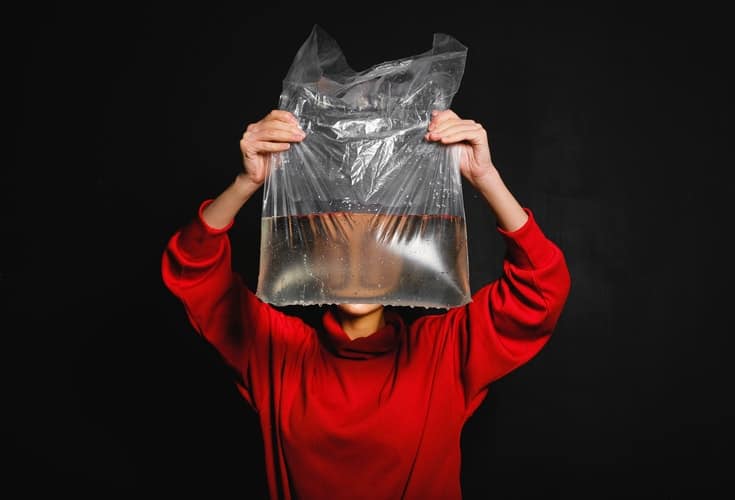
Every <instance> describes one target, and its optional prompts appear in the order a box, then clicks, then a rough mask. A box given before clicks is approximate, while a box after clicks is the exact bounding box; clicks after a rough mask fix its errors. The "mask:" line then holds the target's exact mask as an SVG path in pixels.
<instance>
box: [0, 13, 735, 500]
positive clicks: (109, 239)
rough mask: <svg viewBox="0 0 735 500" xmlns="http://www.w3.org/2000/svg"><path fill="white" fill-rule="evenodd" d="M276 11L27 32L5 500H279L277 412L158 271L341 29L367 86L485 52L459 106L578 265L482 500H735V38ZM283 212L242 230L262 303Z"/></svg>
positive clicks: (473, 473)
mask: <svg viewBox="0 0 735 500" xmlns="http://www.w3.org/2000/svg"><path fill="white" fill-rule="evenodd" d="M253 3H254V2H236V3H235V2H233V3H231V4H230V5H229V6H227V7H222V6H215V5H211V4H209V3H200V4H199V5H195V6H187V5H186V3H183V2H182V3H180V4H176V5H174V4H172V5H168V6H164V5H162V4H159V5H158V6H133V5H132V4H127V3H121V4H118V6H116V7H113V6H109V5H107V4H106V3H104V2H103V3H101V4H100V5H103V4H104V5H105V6H104V7H100V6H92V5H89V6H79V5H77V6H69V5H67V4H65V3H57V4H55V5H54V4H50V5H47V6H44V7H43V8H41V7H37V6H28V7H23V8H20V7H15V8H10V9H8V10H6V11H5V13H4V25H5V26H6V29H4V30H3V37H4V40H3V42H4V43H3V45H4V47H5V49H6V52H7V53H6V56H5V58H4V66H5V70H6V71H5V78H4V80H5V83H6V84H10V90H9V91H7V90H6V94H5V96H6V112H5V117H6V118H7V120H6V121H7V124H8V125H9V128H10V130H11V131H12V132H13V141H12V143H11V144H12V146H13V148H12V152H11V153H10V154H9V156H6V160H5V161H4V162H3V167H2V174H1V175H2V187H3V196H2V201H3V210H2V220H3V233H2V245H0V246H1V247H2V254H1V255H2V259H1V260H0V285H1V286H2V292H3V296H4V299H3V301H2V307H3V309H4V311H5V312H4V314H3V317H4V318H7V320H6V322H5V323H4V326H3V328H2V332H3V333H2V338H3V349H2V353H3V356H2V358H3V362H2V363H0V364H1V365H2V370H3V378H2V380H3V396H4V397H3V410H2V414H3V422H4V423H3V427H2V449H3V455H4V457H3V458H4V459H5V464H6V468H5V470H4V471H3V473H4V474H7V478H8V479H11V480H14V481H15V482H17V483H18V484H19V485H20V486H21V487H22V488H24V489H25V490H27V491H35V490H37V489H43V490H46V489H48V488H52V489H53V490H54V491H56V492H57V493H58V492H71V493H74V492H95V493H98V494H99V495H100V496H98V498H108V497H109V496H110V495H112V494H113V493H116V492H124V491H129V492H134V493H137V494H142V493H147V492H154V491H158V492H162V493H168V494H171V495H176V494H183V493H195V494H199V493H201V494H207V493H208V495H207V496H206V498H225V496H228V497H229V496H232V497H235V496H238V493H241V494H242V495H241V496H238V497H239V498H263V497H265V477H264V469H263V465H262V444H261V441H260V439H261V437H260V434H259V430H258V428H257V420H256V417H255V416H254V415H253V414H252V413H251V412H250V410H249V408H248V407H247V406H246V404H245V403H244V401H242V400H241V399H240V398H239V396H238V394H237V392H236V390H235V387H234V385H232V383H231V380H230V378H229V373H227V372H226V371H225V369H224V367H223V366H222V365H221V363H220V362H219V360H218V358H217V357H216V355H215V354H214V353H213V352H212V351H211V350H210V348H209V347H208V346H207V345H205V344H204V343H203V342H202V341H201V340H200V339H199V338H198V337H197V336H196V335H195V334H194V332H193V330H192V329H191V327H190V325H189V324H188V323H187V320H186V317H185V313H184V310H183V308H182V307H181V306H180V304H179V303H178V302H177V301H176V300H175V299H174V297H173V296H171V295H170V294H169V293H168V291H167V290H166V289H165V288H164V287H163V284H162V282H161V279H160V257H161V252H162V250H163V247H164V245H165V243H166V241H167V239H168V238H169V237H170V236H171V234H172V233H173V232H174V231H175V230H176V229H177V228H178V227H179V226H180V225H181V224H183V223H184V222H186V221H188V220H189V219H190V218H191V217H192V216H193V214H194V213H195V210H196V208H197V207H198V205H199V203H200V202H201V201H202V200H203V199H204V198H206V197H212V196H215V195H216V194H217V193H218V192H219V191H221V190H222V189H224V187H225V186H226V185H227V184H228V183H229V182H230V181H231V180H232V179H233V177H234V175H235V174H236V173H237V172H238V170H239V168H240V165H241V164H240V156H239V155H240V153H239V149H238V140H239V138H240V135H241V133H242V131H243V128H244V126H245V125H246V124H247V123H249V122H251V121H255V120H258V119H260V118H261V117H262V116H263V115H265V114H266V113H267V112H268V111H269V110H270V109H272V108H274V107H275V106H276V105H277V99H278V95H279V92H280V86H281V79H282V77H283V76H284V75H285V72H286V70H287V69H288V66H289V65H290V62H291V60H292V58H293V56H294V54H295V51H296V50H297V49H298V47H299V46H300V44H301V43H302V42H303V41H304V40H305V38H306V36H307V35H308V33H309V31H310V29H311V27H312V25H313V24H315V23H316V24H320V25H321V26H322V27H323V28H325V30H326V31H327V32H329V33H330V34H331V35H332V36H333V37H334V38H335V39H336V40H337V41H338V42H339V43H340V45H341V47H342V49H343V51H344V53H345V55H346V57H347V59H348V62H349V63H350V64H351V65H352V66H353V68H354V69H357V70H361V69H365V68H367V67H369V66H370V65H372V64H376V63H378V62H383V61H387V60H391V59H395V58H399V57H404V56H408V55H413V54H417V53H420V52H424V51H425V50H428V48H429V47H430V44H431V40H432V34H433V33H434V32H440V31H441V32H446V33H449V34H451V35H453V36H455V37H456V38H458V39H459V40H460V41H461V42H463V43H464V44H465V45H467V46H468V48H469V51H468V58H467V67H466V71H465V74H464V78H463V81H462V85H461V87H460V90H459V92H458V94H457V95H456V97H455V100H454V105H453V108H454V109H455V110H456V111H457V112H458V113H459V114H460V115H462V116H465V117H468V118H473V119H475V120H477V121H479V122H481V123H483V124H484V125H485V127H486V128H487V130H488V132H489V136H490V141H491V148H492V151H493V155H494V159H495V163H496V165H497V166H498V168H499V169H500V171H501V173H502V175H503V176H504V178H505V180H506V182H507V184H508V185H509V186H510V188H511V190H512V191H513V192H514V193H515V194H516V195H517V197H518V198H519V200H520V201H521V202H522V203H523V204H524V205H525V206H528V207H530V208H531V209H532V210H534V212H535V214H536V216H537V218H538V220H539V222H540V224H541V227H542V228H543V229H544V231H545V232H546V233H547V234H548V235H549V236H550V237H551V238H552V239H553V240H554V241H555V242H557V243H558V244H559V246H560V247H561V248H562V249H563V250H564V251H565V253H566V256H567V260H568V262H569V266H570V271H571V275H572V291H571V294H570V297H569V301H568V305H567V308H566V309H565V311H564V313H563V315H562V318H561V320H560V322H559V324H558V327H557V331H556V333H555V335H554V337H553V338H552V340H551V342H550V343H549V344H548V345H547V347H546V348H545V349H544V350H543V351H542V352H541V354H539V355H538V356H537V357H536V358H534V359H533V360H532V361H531V362H529V363H528V364H527V365H525V366H524V367H522V368H520V369H518V370H517V371H515V372H513V373H511V374H509V375H508V376H507V377H505V378H504V379H502V380H500V381H498V382H497V383H496V384H495V385H494V386H493V387H492V389H491V392H490V394H489V396H488V398H487V400H486V401H485V403H484V404H483V406H482V407H481V408H480V409H479V410H478V411H477V413H476V414H475V415H474V416H473V418H472V420H471V421H470V422H469V423H468V425H467V427H466V431H465V435H464V437H463V442H462V446H463V449H464V463H463V476H462V481H463V486H464V490H465V493H466V496H467V498H549V497H554V498H606V497H610V498H621V497H627V498H630V497H637V496H640V497H646V498H674V497H681V498H692V497H697V498H702V496H701V495H704V497H707V496H709V494H710V493H711V492H713V491H715V490H718V489H720V488H728V487H729V488H732V486H733V483H732V480H731V479H729V478H728V476H727V475H726V473H727V472H728V471H730V470H731V467H732V466H733V465H734V464H733V461H732V458H731V455H730V454H729V449H730V448H731V446H732V445H733V433H732V431H731V427H732V422H733V416H734V415H733V413H734V412H733V403H732V399H733V398H732V386H731V385H730V382H729V380H730V379H731V378H730V377H731V375H732V368H731V367H730V366H731V365H730V362H729V358H730V356H731V351H730V349H731V347H732V345H733V343H732V340H731V336H732V321H731V320H730V316H729V315H730V314H731V313H729V312H728V311H730V310H731V306H730V300H728V299H729V298H730V297H729V295H728V291H729V283H730V276H731V274H732V273H731V271H730V265H731V263H730V260H731V259H730V258H729V254H730V252H729V248H730V247H729V244H728V243H726V237H727V236H728V234H727V233H728V232H729V229H730V226H729V224H728V223H727V219H726V218H725V217H726V215H727V214H728V212H729V209H728V204H729V202H730V201H731V199H732V196H731V195H732V191H733V190H732V188H731V186H730V184H729V181H727V180H726V175H727V174H728V173H729V170H730V167H731V165H732V160H731V154H730V153H731V152H730V150H729V146H730V144H729V142H728V141H729V140H730V134H729V132H730V127H729V123H730V112H729V109H728V108H729V105H730V102H731V96H730V92H729V90H730V88H729V87H728V86H726V85H727V82H726V78H725V71H726V69H727V67H728V66H729V65H730V61H729V57H730V54H729V52H728V51H727V50H726V48H725V42H727V41H728V38H729V35H727V32H726V28H727V26H726V16H725V15H724V13H723V12H717V11H708V10H706V9H705V8H704V6H702V5H699V4H697V5H693V6H690V7H686V6H682V7H680V8H677V9H671V8H670V7H667V9H663V10H655V9H653V8H649V9H647V10H646V9H644V10H641V9H640V8H632V7H631V8H614V7H611V6H610V7H596V8H591V9H590V8H587V9H585V8H577V9H569V8H552V7H544V8H539V7H534V6H532V5H531V4H528V3H515V2H502V3H498V2H484V3H483V5H484V7H483V9H482V11H480V10H475V8H469V7H468V6H465V5H464V4H461V5H460V4H459V3H456V2H455V3H454V4H452V3H451V2H450V3H445V4H442V5H438V6H433V5H430V4H427V3H417V4H415V5H408V4H401V5H404V6H403V7H398V5H397V4H396V5H390V6H385V5H384V6H381V7H377V6H375V5H372V4H347V3H335V4H333V5H331V6H330V5H326V4H324V3H317V4H311V3H304V4H301V5H300V6H294V5H287V4H283V3H278V2H266V3H265V5H259V6H253V5H252V4H253ZM259 4H263V3H262V2H260V3H259ZM511 5H513V6H511ZM455 7H456V9H455ZM726 131H727V132H728V135H727V136H726V135H725V132H726ZM259 200H260V198H256V199H254V200H253V201H251V203H250V204H249V205H248V206H246V208H245V209H244V210H243V211H242V212H241V214H240V215H239V216H238V220H237V223H236V226H235V227H234V229H233V232H232V238H233V245H234V246H235V248H236V253H237V255H238V262H236V267H238V268H239V269H240V270H242V271H243V273H244V274H245V275H246V279H247V280H249V282H250V284H251V285H254V284H255V283H256V279H257V255H258V248H257V242H258V239H259V228H260V226H259V209H260V207H259ZM465 206H466V211H467V224H468V232H469V235H470V266H471V273H472V285H473V288H474V289H477V288H478V287H479V286H481V285H482V284H483V283H485V282H487V281H488V280H491V279H494V278H495V277H496V276H497V274H498V272H499V265H500V261H501V259H502V252H503V248H502V247H501V244H502V243H501V241H500V240H499V238H498V236H497V234H496V233H495V232H494V231H493V230H492V229H491V227H492V224H493V223H494V221H493V219H492V216H491V214H490V212H489V210H488V208H487V206H486V205H485V203H484V201H483V200H481V199H480V198H479V197H478V195H477V194H475V193H474V192H473V191H472V190H471V188H469V187H468V189H467V190H466V191H465ZM8 464H9V467H8ZM131 498H132V497H131Z"/></svg>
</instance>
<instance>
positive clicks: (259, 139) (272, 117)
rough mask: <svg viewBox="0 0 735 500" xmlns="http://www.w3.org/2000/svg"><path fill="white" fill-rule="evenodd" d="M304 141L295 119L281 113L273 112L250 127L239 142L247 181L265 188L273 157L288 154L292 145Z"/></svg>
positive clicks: (291, 115)
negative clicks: (271, 157) (275, 154)
mask: <svg viewBox="0 0 735 500" xmlns="http://www.w3.org/2000/svg"><path fill="white" fill-rule="evenodd" d="M304 137H306V134H305V133H304V131H303V130H301V127H300V126H299V122H298V120H297V119H296V117H295V116H294V115H293V114H291V113H290V112H288V111H285V110H281V109H274V110H272V111H271V112H270V113H268V114H267V115H266V116H265V117H264V118H262V119H261V120H259V121H257V122H255V123H251V124H250V125H248V126H247V128H246V129H245V133H244V134H242V139H240V151H241V152H242V159H243V166H244V167H245V172H244V175H245V177H246V178H247V179H248V180H250V181H251V182H253V183H255V184H257V185H260V184H263V182H265V178H266V177H267V176H268V162H269V158H270V155H271V153H276V152H279V151H286V150H287V149H288V148H290V147H291V143H292V142H301V141H302V140H304Z"/></svg>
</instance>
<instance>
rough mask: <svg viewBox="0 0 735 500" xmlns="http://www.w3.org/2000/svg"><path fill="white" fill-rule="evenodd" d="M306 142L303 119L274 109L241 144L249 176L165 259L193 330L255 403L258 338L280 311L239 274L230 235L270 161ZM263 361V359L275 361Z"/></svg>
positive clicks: (209, 203)
mask: <svg viewBox="0 0 735 500" xmlns="http://www.w3.org/2000/svg"><path fill="white" fill-rule="evenodd" d="M302 138H303V132H299V129H298V125H297V124H296V120H295V119H294V118H293V117H292V116H291V115H290V114H289V113H287V112H284V111H278V110H276V111H273V112H271V113H270V114H269V115H268V116H266V117H265V118H263V119H262V120H260V121H258V122H255V123H253V124H251V125H250V126H248V128H247V131H246V132H245V133H244V134H243V137H242V140H241V142H240V146H241V150H242V155H243V167H244V168H243V171H242V172H241V173H240V174H238V175H237V177H236V178H235V180H234V181H233V182H232V183H231V184H230V185H229V186H228V187H227V188H226V189H225V190H224V191H222V192H221V193H220V194H219V195H218V196H217V197H216V198H214V199H208V200H205V201H204V202H203V203H201V205H200V207H199V211H198V212H197V216H196V217H194V218H193V219H192V220H191V221H190V223H189V224H187V225H185V226H184V227H182V228H181V229H180V230H179V231H177V232H176V233H175V234H174V235H173V236H172V237H171V238H170V239H169V241H168V244H167V246H166V249H165V251H164V253H163V257H162V270H161V271H162V277H163V281H164V284H165V285H166V286H167V287H168V289H169V290H170V291H171V292H172V293H173V294H174V295H175V296H176V297H178V298H179V299H180V300H181V302H182V303H183V305H184V307H185V310H186V313H187V315H188V317H189V320H190V322H191V324H192V325H193V327H194V328H195V329H196V330H197V331H198V332H199V333H200V334H201V335H202V336H204V337H205V338H206V339H207V340H208V341H209V342H210V343H211V344H212V345H213V346H214V347H215V348H216V349H217V350H218V352H219V353H220V354H221V355H222V356H223V358H224V359H225V360H226V361H227V362H228V364H229V365H231V366H232V367H234V368H236V369H237V370H238V371H239V372H240V374H241V375H242V380H241V382H242V387H243V388H244V389H245V391H244V392H245V396H246V397H247V398H248V399H249V400H250V402H251V403H252V402H253V401H252V399H250V394H249V391H248V389H249V387H248V385H249V384H248V380H247V378H248V377H247V371H248V370H249V369H250V368H252V367H250V366H249V364H248V363H249V358H250V353H251V352H252V349H251V347H252V346H253V345H254V344H255V343H256V339H257V338H262V339H264V342H268V341H269V340H268V338H269V335H270V333H271V329H272V324H273V321H274V317H275V312H274V310H273V309H272V308H270V306H268V305H267V304H265V303H263V302H261V301H260V300H259V299H258V298H257V297H256V296H255V295H254V294H253V293H252V292H251V291H250V290H248V289H247V288H246V286H245V285H244V283H243V281H242V279H241V278H240V276H238V275H237V274H236V273H234V272H233V271H232V266H231V248H230V240H229V237H228V234H227V232H228V230H229V229H230V227H231V226H232V224H233V221H234V218H235V216H236V215H237V213H238V211H239V210H240V209H241V208H242V207H243V205H244V204H245V203H246V202H247V201H248V200H249V199H250V198H251V197H252V195H253V194H254V193H255V192H256V191H257V190H258V189H259V188H260V187H261V186H262V184H263V183H264V181H265V178H266V176H267V174H268V162H269V156H270V155H271V154H272V153H274V152H278V151H283V150H285V149H288V148H289V147H290V142H295V141H298V140H301V139H302ZM283 321H286V320H285V319H283ZM262 358H263V359H262V360H258V361H257V362H259V363H263V362H266V361H267V359H266V358H267V356H262Z"/></svg>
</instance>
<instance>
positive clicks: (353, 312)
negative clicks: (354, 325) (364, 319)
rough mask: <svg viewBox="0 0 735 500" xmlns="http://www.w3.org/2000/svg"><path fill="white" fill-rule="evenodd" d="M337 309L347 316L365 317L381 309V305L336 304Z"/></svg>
mask: <svg viewBox="0 0 735 500" xmlns="http://www.w3.org/2000/svg"><path fill="white" fill-rule="evenodd" d="M337 307H338V308H339V310H340V311H342V312H343V313H344V314H347V315H349V316H365V315H367V314H370V313H373V312H375V311H378V310H379V309H382V308H383V304H338V305H337Z"/></svg>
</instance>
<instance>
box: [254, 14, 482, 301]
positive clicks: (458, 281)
mask: <svg viewBox="0 0 735 500" xmlns="http://www.w3.org/2000/svg"><path fill="white" fill-rule="evenodd" d="M466 52H467V51H466V47H464V46H463V45H462V44H460V43H459V42H458V41H457V40H455V39H454V38H452V37H450V36H448V35H443V34H435V35H434V44H433V47H432V49H431V50H430V51H428V52H425V53H423V54H419V55H415V56H411V57H408V58H404V59H399V60H396V61H389V62H384V63H381V64H378V65H375V66H373V67H371V68H369V69H367V70H364V71H361V72H356V71H354V70H352V69H351V68H350V67H349V66H348V64H347V62H346V60H345V58H344V56H343V54H342V52H341V50H340V48H339V47H338V45H337V44H336V42H335V41H334V40H333V39H332V38H331V37H330V36H329V35H327V34H326V33H325V32H324V31H323V30H322V29H321V28H319V27H318V26H315V27H314V28H313V30H312V32H311V34H310V35H309V37H308V38H307V40H306V41H305V42H304V44H303V45H302V46H301V48H300V49H299V51H298V52H297V54H296V57H295V59H294V61H293V63H292V65H291V68H290V69H289V72H288V74H287V76H286V78H285V79H284V81H283V90H282V92H281V96H280V105H279V107H280V108H281V109H286V110H288V111H291V112H292V113H293V114H294V115H295V116H296V117H297V119H298V120H299V122H300V124H301V127H302V128H303V129H304V130H305V131H306V138H305V139H304V140H303V141H302V142H300V143H295V144H292V146H291V148H290V149H289V150H288V151H285V152H283V153H278V154H274V155H273V156H272V161H271V165H270V175H269V176H268V178H267V180H266V184H265V186H264V195H263V223H262V233H261V254H260V275H259V278H258V290H257V295H258V296H259V297H260V298H261V299H263V300H264V301H266V302H270V303H272V304H275V305H291V304H302V305H308V304H329V303H382V304H386V305H411V306H423V307H441V308H449V307H453V306H457V305H462V304H465V303H467V302H469V300H470V291H469V280H468V274H469V273H468V268H469V266H468V260H467V241H466V231H465V219H464V203H463V199H462V184H461V176H460V174H459V169H458V158H457V155H456V154H455V152H456V150H455V148H454V147H451V146H450V147H447V146H444V145H441V144H437V143H434V142H428V141H426V140H425V139H424V134H425V132H426V130H427V126H428V123H429V120H430V117H431V111H432V110H434V109H446V108H448V107H449V105H450V103H451V99H452V97H453V96H454V94H455V93H456V91H457V89H458V87H459V83H460V80H461V78H462V74H463V71H464V64H465V59H466Z"/></svg>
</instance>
